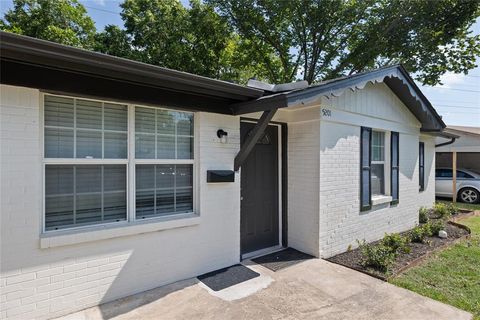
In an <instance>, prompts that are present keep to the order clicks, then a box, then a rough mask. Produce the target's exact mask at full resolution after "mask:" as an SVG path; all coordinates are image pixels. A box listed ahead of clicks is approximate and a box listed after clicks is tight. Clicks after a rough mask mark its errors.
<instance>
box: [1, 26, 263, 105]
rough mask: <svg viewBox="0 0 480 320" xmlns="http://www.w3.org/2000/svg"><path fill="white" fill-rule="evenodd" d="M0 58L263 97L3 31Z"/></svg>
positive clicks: (175, 87)
mask: <svg viewBox="0 0 480 320" xmlns="http://www.w3.org/2000/svg"><path fill="white" fill-rule="evenodd" d="M0 57H1V59H2V60H11V61H16V62H20V63H26V64H34V65H40V66H43V67H49V68H52V69H56V70H58V69H61V70H65V71H69V72H80V73H85V74H91V75H95V76H101V77H104V78H112V79H117V80H122V81H125V80H127V81H133V82H136V83H139V84H145V85H149V86H158V87H162V88H168V89H172V90H176V91H188V92H193V93H197V94H204V95H211V96H213V97H222V98H228V99H232V100H238V101H247V100H251V99H255V98H259V97H261V96H263V94H264V91H263V90H259V89H255V88H249V87H246V86H241V85H238V84H234V83H229V82H226V81H221V80H215V79H210V78H206V77H202V76H198V75H193V74H189V73H186V72H181V71H176V70H170V69H166V68H162V67H158V66H153V65H149V64H145V63H141V62H137V61H132V60H128V59H123V58H119V57H114V56H109V55H106V54H101V53H98V52H92V51H87V50H83V49H79V48H74V47H69V46H65V45H60V44H57V43H53V42H50V41H44V40H39V39H34V38H31V37H26V36H20V35H16V34H12V33H8V32H3V31H0Z"/></svg>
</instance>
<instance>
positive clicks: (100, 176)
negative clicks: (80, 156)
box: [45, 165, 127, 231]
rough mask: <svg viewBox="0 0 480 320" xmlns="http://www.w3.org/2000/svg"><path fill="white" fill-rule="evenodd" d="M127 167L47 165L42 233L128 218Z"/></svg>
mask: <svg viewBox="0 0 480 320" xmlns="http://www.w3.org/2000/svg"><path fill="white" fill-rule="evenodd" d="M126 190H127V184H126V165H47V166H46V168H45V230H47V231H48V230H57V229H64V228H71V227H76V226H82V225H91V224H98V223H105V222H113V221H122V220H126V217H127V206H126Z"/></svg>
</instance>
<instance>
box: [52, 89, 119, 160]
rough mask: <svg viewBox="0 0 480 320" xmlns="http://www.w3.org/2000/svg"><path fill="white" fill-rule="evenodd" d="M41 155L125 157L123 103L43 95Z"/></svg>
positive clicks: (53, 156)
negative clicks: (43, 147)
mask: <svg viewBox="0 0 480 320" xmlns="http://www.w3.org/2000/svg"><path fill="white" fill-rule="evenodd" d="M44 108H45V129H44V130H45V158H77V159H81V158H92V159H126V158H127V125H128V122H127V114H128V111H127V106H126V105H120V104H112V103H103V102H98V101H91V100H84V99H76V98H68V97H59V96H50V95H46V96H45V104H44Z"/></svg>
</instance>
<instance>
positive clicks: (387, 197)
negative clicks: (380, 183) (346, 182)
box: [370, 128, 392, 206]
mask: <svg viewBox="0 0 480 320" xmlns="http://www.w3.org/2000/svg"><path fill="white" fill-rule="evenodd" d="M374 131H376V132H383V133H384V139H385V140H384V145H383V152H384V157H383V161H373V160H372V162H371V164H383V179H384V184H385V185H384V194H373V193H372V194H371V195H370V197H371V200H372V206H374V205H378V204H382V203H386V202H390V201H392V197H391V194H392V193H391V183H390V179H391V177H390V171H391V168H390V166H391V163H390V157H391V155H390V153H391V152H390V149H391V131H388V130H384V129H377V128H372V135H373V132H374ZM370 148H372V146H370ZM370 183H371V181H370Z"/></svg>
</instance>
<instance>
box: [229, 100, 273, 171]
mask: <svg viewBox="0 0 480 320" xmlns="http://www.w3.org/2000/svg"><path fill="white" fill-rule="evenodd" d="M276 112H277V109H271V110H268V111H264V112H263V114H262V116H261V117H260V119H259V120H258V122H257V124H256V125H255V127H254V128H253V129H252V133H251V134H250V135H249V136H248V137H247V140H246V141H245V143H243V145H242V146H241V148H240V151H239V152H238V154H237V155H236V156H235V161H234V166H233V167H234V170H235V171H238V169H240V167H241V166H242V164H243V163H244V162H245V160H246V159H247V157H248V155H249V154H250V152H251V151H252V150H253V147H254V146H255V144H256V143H257V141H258V139H260V137H261V136H262V134H263V133H264V132H265V129H266V128H267V126H268V123H269V122H270V120H272V118H273V116H274V115H275V113H276Z"/></svg>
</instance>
